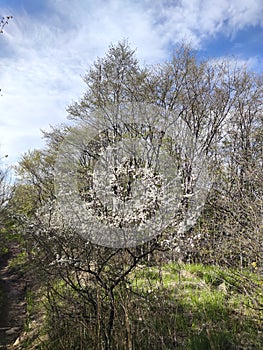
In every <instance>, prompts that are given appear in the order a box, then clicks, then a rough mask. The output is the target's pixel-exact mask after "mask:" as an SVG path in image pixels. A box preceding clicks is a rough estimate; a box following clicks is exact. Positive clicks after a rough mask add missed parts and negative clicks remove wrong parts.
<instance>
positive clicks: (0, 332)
mask: <svg viewBox="0 0 263 350" xmlns="http://www.w3.org/2000/svg"><path fill="white" fill-rule="evenodd" d="M18 253H19V246H17V245H14V246H12V247H11V248H10V252H9V253H8V254H5V255H3V256H1V257H0V349H12V344H13V343H14V341H15V340H16V339H17V338H18V336H19V335H20V333H21V331H22V329H23V324H24V322H25V319H26V302H25V293H26V283H25V281H24V280H23V277H22V276H21V274H19V273H18V272H17V271H15V270H14V269H12V268H10V267H9V262H10V260H12V259H13V258H14V257H15V256H17V254H18Z"/></svg>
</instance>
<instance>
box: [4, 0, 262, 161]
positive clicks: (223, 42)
mask: <svg viewBox="0 0 263 350" xmlns="http://www.w3.org/2000/svg"><path fill="white" fill-rule="evenodd" d="M0 15H1V16H7V15H12V16H13V17H14V18H13V19H12V20H11V21H10V23H9V24H8V26H6V27H5V29H4V34H3V35H1V36H0V88H1V89H2V92H1V95H2V96H1V97H0V155H1V154H9V158H8V159H6V160H4V161H5V162H6V163H13V162H15V161H17V160H18V159H19V158H20V157H21V155H22V154H23V153H24V152H26V151H27V150H28V149H33V148H38V147H41V146H42V145H43V140H42V139H41V132H40V129H44V130H46V129H48V128H49V125H50V124H51V125H55V124H58V123H60V122H65V121H66V117H67V113H66V110H65V109H66V107H67V106H68V105H69V104H70V103H71V102H72V101H74V100H76V99H78V98H79V97H80V96H81V95H82V93H83V92H84V89H85V85H84V83H83V81H82V78H81V76H83V75H84V74H85V72H86V71H87V69H88V68H89V66H90V65H91V64H92V62H93V61H94V60H95V59H96V58H97V57H98V56H103V55H104V53H105V52H106V51H107V49H108V46H109V45H110V43H117V42H118V41H119V40H122V39H123V38H126V39H128V40H129V42H130V44H131V46H132V47H133V48H136V49H137V57H138V58H139V60H140V62H141V64H145V63H147V64H155V63H158V62H162V61H163V60H166V59H169V57H171V55H172V48H173V47H175V45H176V44H177V43H180V42H182V40H185V41H187V42H190V43H191V44H192V46H193V47H194V48H195V49H197V50H198V52H199V55H200V57H204V58H211V59H214V58H217V59H221V58H222V59H224V58H225V57H226V56H234V57H235V58H236V59H237V60H238V61H239V62H240V63H241V64H246V65H247V67H248V68H249V69H250V70H253V71H256V72H258V73H262V72H263V1H262V0H249V1H248V0H218V1H217V2H215V1H214V0H180V1H179V0H178V1H176V0H174V1H173V0H96V1H94V0H0Z"/></svg>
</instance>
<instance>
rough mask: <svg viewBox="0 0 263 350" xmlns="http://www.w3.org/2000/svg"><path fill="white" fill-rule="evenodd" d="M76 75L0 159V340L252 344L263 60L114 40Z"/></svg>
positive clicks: (84, 345) (257, 304) (1, 344)
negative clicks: (39, 123) (78, 82)
mask: <svg viewBox="0 0 263 350" xmlns="http://www.w3.org/2000/svg"><path fill="white" fill-rule="evenodd" d="M83 79H84V82H85V84H86V85H85V86H86V90H85V92H84V93H83V95H82V96H81V97H80V98H79V100H77V101H75V102H73V103H72V104H71V105H70V106H68V107H67V114H68V115H67V120H66V118H65V123H64V124H60V125H53V126H52V127H51V129H50V130H48V131H47V130H43V131H42V134H43V138H44V140H45V146H44V147H43V148H42V149H35V150H31V151H28V152H27V153H26V154H24V155H23V157H22V158H21V159H20V161H19V162H18V164H17V165H15V166H14V169H13V170H12V171H13V172H15V178H16V180H15V181H13V180H10V170H8V169H7V170H5V169H4V167H2V171H1V177H0V314H1V316H0V349H28V350H30V349H41V350H42V349H47V350H54V349H57V350H64V349H67V350H85V349H94V350H95V349H96V350H104V349H105V350H110V349H116V350H117V349H127V350H132V349H135V350H136V349H138V350H146V349H147V350H148V349H156V350H161V349H182V350H183V349H189V350H190V349H193V350H194V349H196V350H205V349H211V350H215V349H222V350H225V349H233V350H234V349H244V350H245V349H246V350H248V349H262V344H263V327H262V324H263V278H262V274H263V249H262V243H263V104H262V102H263V99H262V97H263V84H262V83H263V77H262V75H260V74H257V73H253V72H250V71H249V70H248V69H247V68H246V67H245V66H242V65H240V64H239V63H238V62H237V61H235V60H234V59H232V58H229V59H225V60H203V59H201V58H200V56H198V52H196V51H194V50H193V49H192V48H191V47H190V46H188V45H186V44H182V45H179V46H178V47H177V48H176V49H175V50H174V54H173V56H172V57H171V58H170V59H169V60H167V61H166V62H162V63H160V64H158V65H151V66H148V65H144V66H141V65H140V64H139V61H138V60H137V58H136V51H135V50H134V49H132V48H131V47H130V44H129V43H128V42H127V41H126V40H123V41H120V42H118V43H117V44H116V45H113V44H111V45H110V46H109V49H108V51H107V52H106V53H105V56H104V57H101V58H97V60H95V62H94V63H93V64H92V65H91V66H90V67H88V69H87V72H86V73H85V76H84V78H83ZM0 103H1V100H0ZM65 107H66V106H65ZM14 290H15V291H14ZM15 292H16V293H15Z"/></svg>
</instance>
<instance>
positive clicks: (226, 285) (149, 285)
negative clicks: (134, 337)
mask: <svg viewBox="0 0 263 350" xmlns="http://www.w3.org/2000/svg"><path fill="white" fill-rule="evenodd" d="M237 276H239V274H237ZM237 276H236V275H235V274H233V273H232V272H231V271H229V270H226V269H222V268H219V267H215V266H205V265H201V264H175V263H172V264H167V265H165V266H163V267H162V268H159V269H158V268H157V267H148V268H147V267H144V268H143V269H139V270H138V271H136V273H135V275H134V276H133V279H132V280H133V281H132V283H133V286H134V288H136V290H137V291H144V292H145V293H150V294H152V295H155V296H157V300H156V304H157V305H158V304H159V305H160V309H159V313H158V318H159V323H162V327H163V331H162V330H160V328H159V326H156V332H158V331H160V332H161V333H163V334H165V333H166V334H168V333H169V332H170V333H174V334H175V335H176V338H177V339H179V341H178V344H177V348H178V349H180V347H181V348H182V349H197V350H198V349H200V350H201V349H202V350H205V349H212V350H213V349H252V348H253V349H261V348H262V343H263V329H262V326H261V323H262V319H263V310H256V309H253V308H251V307H250V306H251V296H253V298H255V297H256V298H257V299H258V300H257V302H258V303H261V304H263V296H262V293H260V292H259V293H257V294H256V295H253V293H252V294H251V293H250V295H249V293H248V291H247V289H246V288H244V285H243V284H244V280H243V279H242V276H239V278H238V277H237ZM244 278H245V279H246V278H247V280H248V281H250V282H251V286H252V285H256V286H260V283H262V279H261V278H260V276H258V275H256V274H253V273H252V272H249V271H247V272H245V273H244ZM158 295H159V297H158ZM164 299H165V301H164ZM151 302H153V303H154V299H153V300H152V301H151ZM165 303H169V304H170V311H171V312H172V313H173V315H171V314H170V315H169V317H167V313H165V312H163V311H162V309H161V308H163V309H165ZM165 323H166V325H165ZM173 328H174V329H173ZM172 329H173V331H172ZM169 330H170V331H169ZM164 348H165V347H164ZM167 348H169V347H167Z"/></svg>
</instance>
